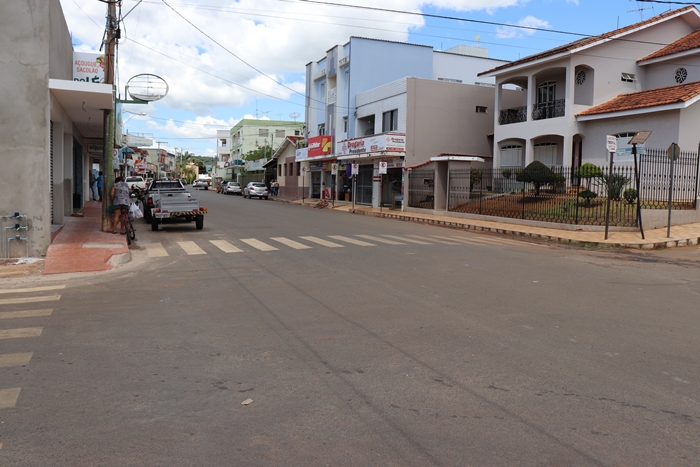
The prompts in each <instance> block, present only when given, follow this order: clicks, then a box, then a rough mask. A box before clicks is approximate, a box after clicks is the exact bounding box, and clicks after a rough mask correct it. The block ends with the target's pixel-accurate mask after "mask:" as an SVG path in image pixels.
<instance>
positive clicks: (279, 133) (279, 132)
mask: <svg viewBox="0 0 700 467" xmlns="http://www.w3.org/2000/svg"><path fill="white" fill-rule="evenodd" d="M275 138H284V130H275Z"/></svg>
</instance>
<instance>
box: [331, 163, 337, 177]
mask: <svg viewBox="0 0 700 467" xmlns="http://www.w3.org/2000/svg"><path fill="white" fill-rule="evenodd" d="M331 175H338V163H337V162H334V163H332V164H331Z"/></svg>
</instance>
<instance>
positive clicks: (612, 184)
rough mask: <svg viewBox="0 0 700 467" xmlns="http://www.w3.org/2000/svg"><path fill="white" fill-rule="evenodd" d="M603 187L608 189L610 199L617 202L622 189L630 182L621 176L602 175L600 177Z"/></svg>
mask: <svg viewBox="0 0 700 467" xmlns="http://www.w3.org/2000/svg"><path fill="white" fill-rule="evenodd" d="M601 178H602V179H603V182H605V186H606V187H608V192H609V194H610V199H614V200H619V199H620V197H621V195H622V189H623V188H624V187H625V185H627V184H628V183H629V182H630V179H629V178H627V177H625V176H624V175H622V174H612V175H603V176H602V177H601Z"/></svg>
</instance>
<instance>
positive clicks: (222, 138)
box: [214, 130, 233, 180]
mask: <svg viewBox="0 0 700 467" xmlns="http://www.w3.org/2000/svg"><path fill="white" fill-rule="evenodd" d="M214 171H215V173H216V176H217V177H219V178H222V179H224V180H231V179H232V178H233V176H232V174H233V167H231V131H230V130H216V168H215V170H214Z"/></svg>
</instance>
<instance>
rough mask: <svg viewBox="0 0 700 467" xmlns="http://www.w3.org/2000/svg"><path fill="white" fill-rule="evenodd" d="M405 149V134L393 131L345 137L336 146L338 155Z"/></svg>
mask: <svg viewBox="0 0 700 467" xmlns="http://www.w3.org/2000/svg"><path fill="white" fill-rule="evenodd" d="M405 150H406V135H403V134H394V133H391V134H382V135H374V136H366V137H364V138H355V139H346V140H345V141H340V142H339V143H338V144H337V147H336V152H337V153H338V155H339V156H350V155H353V154H368V153H372V152H404V151H405Z"/></svg>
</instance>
